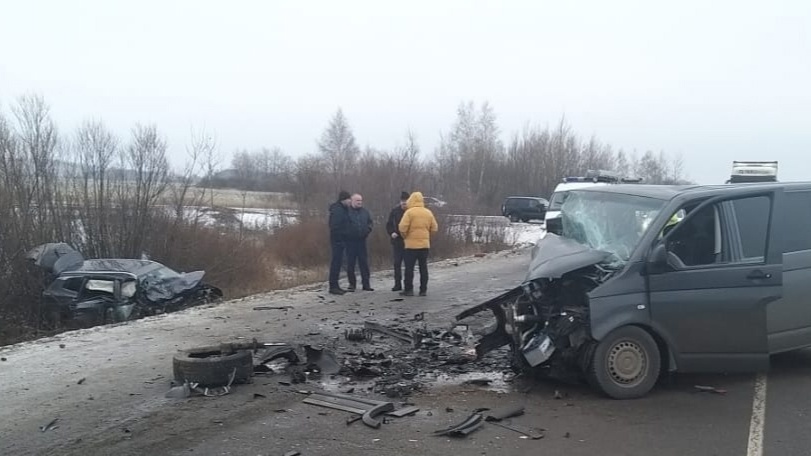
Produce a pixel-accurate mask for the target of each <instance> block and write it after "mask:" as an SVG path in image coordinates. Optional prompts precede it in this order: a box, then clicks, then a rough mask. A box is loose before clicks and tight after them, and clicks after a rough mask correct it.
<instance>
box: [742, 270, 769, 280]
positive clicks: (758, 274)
mask: <svg viewBox="0 0 811 456" xmlns="http://www.w3.org/2000/svg"><path fill="white" fill-rule="evenodd" d="M746 278H747V279H749V280H758V279H771V278H772V275H771V274H770V273H768V272H763V271H761V270H757V271H752V272H750V273H749V275H747V276H746Z"/></svg>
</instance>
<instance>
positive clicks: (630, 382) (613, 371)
mask: <svg viewBox="0 0 811 456" xmlns="http://www.w3.org/2000/svg"><path fill="white" fill-rule="evenodd" d="M607 368H608V373H609V375H611V379H612V380H613V381H614V382H616V383H617V384H620V385H623V386H635V385H637V384H639V383H640V382H641V381H642V380H643V379H644V378H645V376H646V374H647V372H648V355H647V353H646V352H645V349H644V348H642V346H641V345H640V344H638V343H637V342H635V341H632V340H621V341H619V342H617V343H616V344H614V345H613V346H612V347H611V349H610V350H609V351H608V366H607Z"/></svg>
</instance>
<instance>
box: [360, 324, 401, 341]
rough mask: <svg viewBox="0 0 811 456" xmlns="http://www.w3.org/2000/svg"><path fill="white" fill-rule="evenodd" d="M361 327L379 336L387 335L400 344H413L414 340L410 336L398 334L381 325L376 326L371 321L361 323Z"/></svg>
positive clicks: (398, 332)
mask: <svg viewBox="0 0 811 456" xmlns="http://www.w3.org/2000/svg"><path fill="white" fill-rule="evenodd" d="M363 326H364V328H366V329H367V330H369V331H375V332H379V333H381V334H385V335H387V336H389V337H393V338H395V339H398V340H400V341H402V342H405V343H408V344H411V343H413V342H414V338H413V337H412V336H411V335H409V334H405V333H403V332H400V331H397V330H394V329H391V328H387V327H385V326H383V325H381V324H378V323H374V322H371V321H366V322H364V323H363Z"/></svg>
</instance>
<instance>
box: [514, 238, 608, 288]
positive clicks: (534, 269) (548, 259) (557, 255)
mask: <svg viewBox="0 0 811 456" xmlns="http://www.w3.org/2000/svg"><path fill="white" fill-rule="evenodd" d="M611 257H612V254H611V253H609V252H603V251H601V250H595V249H592V248H591V247H589V246H586V245H583V244H581V243H579V242H577V241H573V240H571V239H568V238H564V237H560V236H558V235H556V234H553V233H547V235H546V236H545V237H544V238H543V239H541V240H540V241H538V244H537V245H536V246H535V249H534V250H533V252H532V262H531V263H530V265H529V271H528V272H527V277H526V280H527V281H530V280H536V279H558V278H560V277H562V276H563V275H564V274H566V273H567V272H571V271H575V270H577V269H581V268H584V267H586V266H591V265H593V264H600V263H605V262H607V261H608V260H609V259H610V258H611Z"/></svg>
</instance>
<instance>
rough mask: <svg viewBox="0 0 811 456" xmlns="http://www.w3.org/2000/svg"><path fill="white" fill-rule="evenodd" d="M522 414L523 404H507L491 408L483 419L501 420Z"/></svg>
mask: <svg viewBox="0 0 811 456" xmlns="http://www.w3.org/2000/svg"><path fill="white" fill-rule="evenodd" d="M523 414H524V406H523V405H509V406H505V407H501V408H498V409H495V410H493V411H492V412H490V413H488V414H487V416H485V417H484V419H485V421H491V422H492V421H501V420H503V419H507V418H512V417H514V416H521V415H523Z"/></svg>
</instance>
